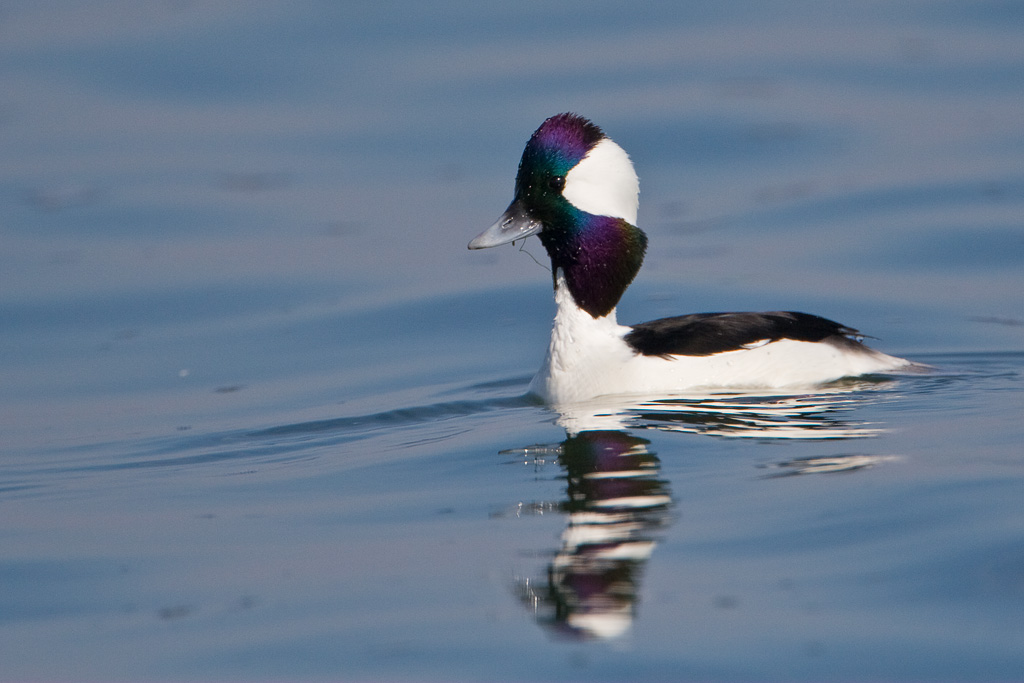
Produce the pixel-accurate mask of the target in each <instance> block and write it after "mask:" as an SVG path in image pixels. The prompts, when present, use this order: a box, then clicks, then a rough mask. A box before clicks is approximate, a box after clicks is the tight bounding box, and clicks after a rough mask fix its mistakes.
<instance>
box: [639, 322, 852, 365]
mask: <svg viewBox="0 0 1024 683" xmlns="http://www.w3.org/2000/svg"><path fill="white" fill-rule="evenodd" d="M860 336H861V334H860V332H858V331H857V330H855V329H852V328H850V327H846V326H845V325H840V324H839V323H837V322H834V321H832V320H828V319H826V318H821V317H819V316H816V315H811V314H809V313H797V312H794V311H769V312H767V313H693V314H690V315H680V316H676V317H673V318H661V319H660V320H652V321H650V322H646V323H641V324H639V325H634V326H633V330H632V331H631V332H629V333H628V334H627V335H626V337H625V339H626V342H627V343H628V344H629V345H630V346H631V347H633V349H634V350H635V351H636V352H637V353H639V354H642V355H645V356H710V355H712V354H716V353H722V352H723V351H736V350H738V349H741V348H743V347H744V346H746V345H748V344H753V343H755V342H759V341H762V340H765V339H767V340H769V341H778V340H779V339H794V340H797V341H807V342H820V341H826V340H827V341H828V342H830V343H835V344H839V345H843V346H850V347H859V346H860V344H859V343H858V342H859V337H860ZM851 337H857V338H858V340H857V341H854V339H851Z"/></svg>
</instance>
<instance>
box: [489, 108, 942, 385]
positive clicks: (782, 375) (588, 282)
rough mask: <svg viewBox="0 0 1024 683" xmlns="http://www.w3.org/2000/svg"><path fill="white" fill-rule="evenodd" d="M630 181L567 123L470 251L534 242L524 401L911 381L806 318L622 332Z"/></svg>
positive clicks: (619, 155) (548, 124) (611, 154)
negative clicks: (540, 342)
mask: <svg viewBox="0 0 1024 683" xmlns="http://www.w3.org/2000/svg"><path fill="white" fill-rule="evenodd" d="M639 191H640V188H639V181H638V180H637V176H636V172H635V171H634V170H633V164H632V162H631V161H630V159H629V156H628V155H627V154H626V152H625V151H624V150H623V149H622V148H621V147H619V146H618V145H617V144H615V143H614V142H613V141H612V140H611V139H609V138H608V137H607V136H606V135H605V134H604V132H603V131H602V130H601V129H600V128H598V127H597V126H596V125H594V124H593V123H591V122H590V121H588V120H587V119H584V118H582V117H580V116H576V115H575V114H559V115H557V116H553V117H551V118H549V119H547V120H546V121H545V122H544V123H543V124H542V125H541V126H540V128H538V129H537V130H536V132H534V134H533V136H531V138H530V140H529V142H527V145H526V149H525V150H524V151H523V157H522V160H521V161H520V163H519V173H518V175H517V177H516V186H515V197H514V199H513V201H512V203H511V204H510V205H509V207H508V209H507V210H506V211H505V213H504V214H503V215H502V216H501V218H499V219H498V221H497V222H496V223H495V224H494V225H492V226H491V227H490V228H489V229H487V230H485V231H484V232H483V233H481V234H480V235H479V236H478V237H476V238H475V239H474V240H473V241H471V242H470V243H469V248H470V249H482V248H486V247H493V246H498V245H500V244H506V243H508V242H512V241H514V240H518V239H524V238H526V237H529V236H531V235H537V236H538V237H539V238H540V240H541V243H542V244H543V245H544V248H545V249H546V250H547V252H548V256H549V257H550V258H551V266H552V268H551V270H552V277H553V280H554V289H555V302H556V304H557V307H558V310H557V313H556V314H555V321H554V325H553V328H552V333H551V342H550V344H549V346H548V352H547V355H546V357H545V359H544V364H543V365H542V367H541V369H540V371H539V372H538V373H537V375H536V376H535V377H534V379H533V382H532V383H531V385H530V389H531V392H532V393H535V394H537V395H539V396H540V397H541V398H543V399H544V400H546V401H547V402H549V403H552V404H566V403H572V402H579V401H585V400H588V399H592V398H595V397H598V396H602V395H610V394H645V395H652V394H671V393H675V392H681V391H687V390H693V389H723V388H736V389H739V388H743V389H752V388H782V387H790V388H792V387H810V386H814V385H820V384H822V383H826V382H830V381H834V380H837V379H840V378H843V377H850V376H857V375H864V374H868V373H885V372H894V371H905V370H917V369H920V368H921V367H923V366H919V365H917V364H915V363H912V362H910V361H907V360H903V359H901V358H895V357H893V356H888V355H886V354H884V353H881V352H879V351H875V350H873V349H870V348H868V347H867V346H865V345H864V344H862V343H861V342H860V339H861V336H862V335H861V334H860V332H858V331H857V330H854V329H852V328H849V327H846V326H845V325H842V324H840V323H836V322H833V321H831V320H827V319H825V318H821V317H818V316H815V315H810V314H807V313H797V312H790V311H773V312H767V313H697V314H691V315H683V316H677V317H671V318H663V319H660V320H653V321H651V322H647V323H641V324H639V325H634V326H632V327H630V326H625V325H619V324H618V322H617V321H616V309H615V307H616V305H617V304H618V302H619V299H620V298H621V297H622V294H623V293H624V292H625V291H626V288H627V287H628V286H629V285H630V283H631V282H632V281H633V278H634V277H635V276H636V274H637V272H638V271H639V270H640V266H641V264H642V263H643V257H644V253H645V251H646V248H647V236H646V235H645V234H644V233H643V231H641V230H640V229H639V228H637V227H636V223H637V219H636V218H637V208H638V196H639Z"/></svg>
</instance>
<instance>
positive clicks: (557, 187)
mask: <svg viewBox="0 0 1024 683" xmlns="http://www.w3.org/2000/svg"><path fill="white" fill-rule="evenodd" d="M548 187H550V188H551V189H552V190H554V191H555V192H561V191H562V190H563V189H565V176H564V175H555V176H551V177H550V178H548Z"/></svg>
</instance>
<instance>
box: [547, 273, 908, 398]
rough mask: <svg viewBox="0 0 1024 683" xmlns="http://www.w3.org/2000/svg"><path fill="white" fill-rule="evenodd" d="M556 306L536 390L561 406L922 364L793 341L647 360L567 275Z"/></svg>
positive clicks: (815, 381)
mask: <svg viewBox="0 0 1024 683" xmlns="http://www.w3.org/2000/svg"><path fill="white" fill-rule="evenodd" d="M555 302H556V304H557V305H558V312H557V313H556V314H555V322H554V326H553V328H552V330H551V342H550V344H549V346H548V352H547V355H546V357H545V358H544V364H543V365H542V366H541V369H540V371H538V373H537V375H536V376H535V377H534V378H533V382H531V384H530V391H531V392H532V393H534V394H536V395H538V396H540V397H541V398H542V399H544V400H545V401H546V402H548V403H549V404H553V405H564V404H571V403H578V402H580V401H587V400H590V399H593V398H596V397H598V396H610V395H616V394H651V395H653V394H659V393H664V394H668V393H672V392H679V391H686V390H691V389H723V388H728V389H762V388H764V389H767V388H779V389H781V388H795V387H807V388H812V387H814V386H816V385H820V384H823V383H825V382H831V381H833V380H837V379H840V378H843V377H855V376H857V375H864V374H869V373H875V372H890V371H894V370H913V369H914V368H915V367H919V366H916V365H915V364H914V363H911V362H910V361H906V360H903V359H902V358H895V357H893V356H888V355H886V354H884V353H881V352H879V351H874V350H872V349H868V348H866V347H864V348H863V349H853V350H850V349H844V348H841V347H839V346H834V345H832V344H827V343H817V342H801V341H793V340H790V339H783V340H780V341H776V342H771V343H768V344H764V345H761V346H757V347H755V348H747V349H739V350H736V351H727V352H724V353H718V354H715V355H712V356H672V357H670V358H668V359H665V358H660V357H657V356H642V355H638V354H635V353H634V352H633V350H632V349H631V348H630V347H629V345H628V344H626V342H625V341H624V340H623V337H624V336H625V335H626V333H628V332H629V330H630V328H629V327H625V326H623V325H619V324H618V323H617V322H616V320H615V311H612V312H611V313H610V314H609V315H607V316H605V317H603V318H594V317H592V316H591V315H590V314H589V313H587V312H586V311H583V310H581V309H580V308H579V307H577V306H576V302H575V301H573V298H572V295H571V294H570V293H569V289H568V287H567V286H566V284H565V278H564V275H563V273H562V272H561V271H559V272H558V273H557V274H556V287H555Z"/></svg>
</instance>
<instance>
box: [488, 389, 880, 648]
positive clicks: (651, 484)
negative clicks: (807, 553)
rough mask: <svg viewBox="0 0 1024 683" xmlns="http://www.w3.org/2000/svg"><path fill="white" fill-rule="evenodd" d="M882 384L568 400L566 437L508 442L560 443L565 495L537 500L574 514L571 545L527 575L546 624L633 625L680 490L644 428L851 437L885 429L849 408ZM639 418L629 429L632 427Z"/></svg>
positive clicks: (531, 599)
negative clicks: (673, 487) (663, 472)
mask: <svg viewBox="0 0 1024 683" xmlns="http://www.w3.org/2000/svg"><path fill="white" fill-rule="evenodd" d="M876 388H877V385H871V384H861V385H856V386H849V387H842V388H836V389H835V390H834V391H827V392H821V393H814V394H794V395H770V396H765V395H755V394H720V395H714V396H707V395H705V396H689V397H675V398H672V399H657V400H645V399H635V400H627V401H622V400H618V401H617V402H615V403H607V402H605V403H601V402H595V403H590V404H586V405H575V406H572V407H571V408H562V409H561V410H560V411H559V417H558V424H560V425H561V426H562V427H564V428H565V429H566V431H567V438H566V439H565V441H563V442H562V443H561V444H560V445H558V446H530V447H526V448H518V449H511V450H506V451H503V453H504V454H515V455H517V456H520V457H524V458H525V459H526V460H527V461H530V460H532V461H533V462H534V463H537V464H543V463H544V462H545V461H546V460H547V459H548V458H549V457H550V456H551V455H554V454H557V462H558V464H559V466H560V467H561V468H562V469H563V470H564V473H565V480H566V497H565V499H564V500H563V501H562V502H561V503H558V504H542V505H540V506H537V509H538V510H550V509H558V510H560V511H562V512H564V513H566V514H567V517H568V518H567V524H566V527H565V530H564V531H563V533H562V536H561V545H560V547H559V548H558V550H557V551H556V552H555V553H554V556H553V558H552V559H551V561H550V562H549V563H548V565H547V575H546V578H545V579H532V578H522V579H519V580H518V582H517V589H518V594H519V597H520V598H521V600H522V601H523V602H524V604H526V605H527V606H528V608H529V609H531V610H532V611H533V613H534V615H535V617H536V619H537V620H538V622H539V623H540V624H542V625H543V626H545V627H546V628H548V629H550V630H551V631H552V632H553V633H556V634H558V635H561V636H566V637H570V638H574V639H595V638H598V639H606V638H614V637H616V636H620V635H622V634H623V633H625V632H626V631H628V630H629V628H630V626H631V625H632V623H633V619H634V616H635V614H636V609H637V597H638V595H639V593H640V583H641V578H642V575H643V572H644V567H645V566H646V564H647V561H648V560H649V559H650V557H651V555H652V553H653V551H654V548H655V545H656V540H657V536H658V532H659V530H661V529H663V528H664V527H665V526H666V525H667V524H668V522H669V521H670V519H671V507H672V495H671V491H670V489H669V485H668V482H667V481H666V480H665V479H663V478H662V477H661V476H660V461H659V460H658V457H657V456H656V454H655V453H654V451H652V450H651V448H650V441H648V440H647V439H643V438H640V437H638V436H635V435H634V434H633V433H631V432H633V431H640V430H658V431H673V432H691V433H698V434H706V435H715V436H719V437H725V438H759V439H773V440H776V439H783V440H785V439H800V440H806V439H817V440H823V441H828V440H847V439H853V438H860V437H866V436H872V435H875V434H877V433H878V432H879V431H880V430H879V429H878V428H877V427H875V426H873V425H870V424H868V423H865V422H862V421H856V420H852V419H850V418H849V411H850V410H851V409H852V408H854V407H856V406H862V405H864V404H865V403H866V402H871V401H874V400H879V399H880V397H881V395H880V394H879V393H878V392H876V391H874V390H875V389H876ZM627 430H629V431H627ZM888 457H889V456H870V455H866V454H862V453H861V454H855V455H846V454H838V455H835V454H833V455H829V456H827V457H823V458H819V459H806V460H791V461H785V462H781V463H778V465H777V467H778V468H780V471H779V472H777V473H775V474H772V475H770V476H784V475H791V474H805V473H810V472H815V471H818V472H838V471H853V470H856V469H860V468H863V467H868V466H871V465H873V464H876V463H877V462H881V461H882V460H884V459H887V458H888Z"/></svg>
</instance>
